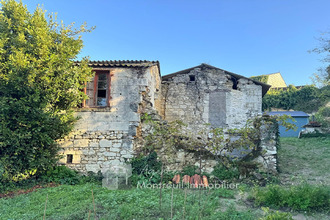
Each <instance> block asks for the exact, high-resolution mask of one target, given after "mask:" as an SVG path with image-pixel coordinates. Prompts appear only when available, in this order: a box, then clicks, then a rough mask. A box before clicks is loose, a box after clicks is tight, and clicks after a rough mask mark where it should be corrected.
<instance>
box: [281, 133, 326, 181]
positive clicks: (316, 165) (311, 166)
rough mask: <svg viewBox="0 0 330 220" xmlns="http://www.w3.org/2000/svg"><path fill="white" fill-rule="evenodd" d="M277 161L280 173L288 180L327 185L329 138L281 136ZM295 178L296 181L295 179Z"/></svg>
mask: <svg viewBox="0 0 330 220" xmlns="http://www.w3.org/2000/svg"><path fill="white" fill-rule="evenodd" d="M280 143H281V147H280V148H279V150H278V161H279V169H280V172H281V173H282V174H281V175H282V176H283V175H284V176H287V178H290V179H288V182H292V181H293V182H295V183H298V182H299V181H300V180H301V179H303V180H306V181H307V182H309V183H312V184H326V185H329V183H330V182H329V180H330V173H329V172H328V169H329V167H330V161H329V158H330V138H329V137H328V138H326V137H319V138H303V139H298V138H281V139H280ZM296 180H297V181H296Z"/></svg>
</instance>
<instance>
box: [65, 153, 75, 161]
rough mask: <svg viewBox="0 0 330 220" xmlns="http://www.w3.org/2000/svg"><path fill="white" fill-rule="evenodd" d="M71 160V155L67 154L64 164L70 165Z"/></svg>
mask: <svg viewBox="0 0 330 220" xmlns="http://www.w3.org/2000/svg"><path fill="white" fill-rule="evenodd" d="M72 160H73V155H72V154H67V155H66V163H72Z"/></svg>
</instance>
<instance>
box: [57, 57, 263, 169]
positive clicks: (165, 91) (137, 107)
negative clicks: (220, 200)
mask: <svg viewBox="0 0 330 220" xmlns="http://www.w3.org/2000/svg"><path fill="white" fill-rule="evenodd" d="M90 66H91V67H92V68H93V70H94V71H95V77H94V78H93V79H92V80H91V82H89V83H87V85H86V94H87V95H88V96H89V97H90V98H89V100H87V101H86V103H84V107H83V108H80V109H77V113H76V114H77V116H78V117H79V118H80V119H79V121H78V122H77V123H76V125H75V130H74V131H73V132H72V133H71V134H70V135H69V136H68V137H66V138H65V139H63V140H60V141H59V143H60V144H61V146H62V147H63V150H62V152H61V154H62V155H63V158H62V159H61V162H62V163H63V164H66V165H67V166H69V167H71V168H73V169H76V170H78V171H81V172H88V171H93V172H97V171H102V172H103V173H105V172H106V171H107V170H108V169H109V168H110V167H113V166H117V165H121V164H123V163H125V162H126V161H128V160H129V159H130V158H132V157H133V156H134V152H135V151H134V149H135V147H137V146H138V145H139V144H140V142H141V137H143V136H145V134H143V132H146V130H145V129H142V128H143V125H142V123H141V116H142V115H143V114H145V113H148V114H150V115H153V116H154V117H156V118H158V119H163V120H166V121H173V120H182V121H184V122H185V123H187V124H189V126H191V127H194V128H197V129H198V127H200V126H201V125H203V124H205V123H210V124H211V125H212V126H213V127H222V128H241V127H243V126H244V125H245V124H246V121H247V120H248V119H250V118H253V117H255V116H257V115H258V114H260V113H261V100H262V95H264V94H265V93H266V92H267V90H268V88H269V86H268V85H266V84H263V83H260V82H258V81H254V80H251V79H248V78H246V77H243V76H240V75H237V74H234V73H230V72H227V71H224V70H221V69H219V68H216V67H213V66H210V65H206V64H202V65H199V66H197V67H193V68H190V69H187V70H183V71H180V72H177V73H174V74H170V75H167V76H163V77H162V78H161V76H160V69H159V63H158V62H155V61H101V62H91V63H90ZM177 157H178V158H177V159H176V160H178V161H179V162H180V161H185V160H188V159H189V158H190V157H193V154H191V153H190V154H189V153H186V152H178V155H177ZM189 160H190V161H191V160H192V158H190V159H189ZM203 163H206V161H203ZM214 163H215V162H214V161H212V162H211V163H207V164H205V167H206V169H207V170H208V171H209V170H210V169H211V167H212V166H214V165H215V164H214ZM180 164H185V163H181V162H180Z"/></svg>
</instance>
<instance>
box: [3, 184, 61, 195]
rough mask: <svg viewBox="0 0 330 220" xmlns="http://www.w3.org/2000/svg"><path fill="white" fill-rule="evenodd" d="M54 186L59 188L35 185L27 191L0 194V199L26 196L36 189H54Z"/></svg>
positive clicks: (48, 185)
mask: <svg viewBox="0 0 330 220" xmlns="http://www.w3.org/2000/svg"><path fill="white" fill-rule="evenodd" d="M56 186H59V184H57V183H48V184H46V185H35V186H34V187H32V188H29V189H20V190H15V191H10V192H6V193H0V198H13V197H15V196H18V195H21V194H27V193H30V192H33V191H35V190H37V189H42V188H48V187H56Z"/></svg>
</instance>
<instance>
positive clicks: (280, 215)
mask: <svg viewBox="0 0 330 220" xmlns="http://www.w3.org/2000/svg"><path fill="white" fill-rule="evenodd" d="M262 210H264V212H265V213H266V216H265V217H263V218H260V220H293V218H292V215H291V214H290V213H288V212H279V211H276V212H274V211H269V208H264V207H262Z"/></svg>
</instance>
